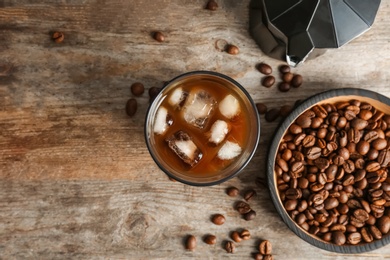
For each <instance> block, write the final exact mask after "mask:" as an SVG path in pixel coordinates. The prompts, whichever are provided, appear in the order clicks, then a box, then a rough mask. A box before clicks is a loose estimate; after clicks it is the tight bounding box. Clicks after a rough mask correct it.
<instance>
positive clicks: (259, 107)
mask: <svg viewBox="0 0 390 260" xmlns="http://www.w3.org/2000/svg"><path fill="white" fill-rule="evenodd" d="M256 108H257V111H258V112H259V114H260V115H264V114H265V113H267V106H266V105H265V104H263V103H256Z"/></svg>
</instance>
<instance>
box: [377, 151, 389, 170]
mask: <svg viewBox="0 0 390 260" xmlns="http://www.w3.org/2000/svg"><path fill="white" fill-rule="evenodd" d="M375 151H376V150H375ZM374 159H375V158H374ZM378 163H379V164H380V166H381V167H387V166H388V165H389V163H390V150H387V149H386V150H382V151H381V152H380V153H379V155H378Z"/></svg>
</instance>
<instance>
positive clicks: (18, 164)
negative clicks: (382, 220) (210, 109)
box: [0, 0, 390, 259]
mask: <svg viewBox="0 0 390 260" xmlns="http://www.w3.org/2000/svg"><path fill="white" fill-rule="evenodd" d="M206 2H207V0H196V1H189V0H184V1H179V0H174V1H168V0H154V1H152V0H144V1H141V0H133V1H114V0H95V1H92V0H91V1H75V0H66V1H47V0H39V1H24V0H22V1H15V0H3V1H0V43H1V44H0V57H1V59H0V205H1V206H0V258H2V259H23V258H30V259H64V258H72V259H106V258H120V259H123V258H125V259H189V258H193V259H251V258H253V255H252V253H255V252H257V244H258V242H259V240H260V239H268V240H270V241H271V242H272V243H273V248H274V253H273V254H274V256H275V257H276V259H287V258H288V259H314V258H316V259H318V258H321V259H372V258H373V257H377V258H379V259H380V258H387V257H390V247H389V246H386V247H383V248H381V249H378V250H374V251H372V252H370V253H365V254H359V255H342V254H336V253H331V252H327V251H323V250H320V249H317V248H315V247H313V246H311V245H309V244H308V243H306V242H305V241H303V240H301V239H300V238H298V237H297V236H296V235H294V234H293V233H292V232H291V231H290V230H288V229H287V227H286V226H285V224H284V223H283V222H282V221H281V219H280V218H279V217H278V215H277V213H276V211H275V209H274V206H273V205H272V202H271V200H270V197H269V194H268V189H267V187H266V186H264V185H261V183H263V184H264V178H265V176H266V173H265V172H266V171H265V170H266V169H265V168H266V155H267V150H268V146H269V144H270V142H271V137H272V135H273V133H274V132H275V130H276V127H277V125H278V123H279V122H278V121H277V122H273V123H267V122H265V120H263V118H262V125H261V141H260V145H259V148H258V149H257V151H256V154H255V156H254V158H253V159H252V161H251V162H250V163H249V165H248V166H247V167H246V169H245V170H244V171H243V172H242V173H241V174H240V175H239V176H238V177H236V178H234V179H232V180H229V181H228V182H226V183H224V184H221V185H217V186H214V187H203V188H199V187H190V186H185V185H183V184H180V183H177V182H171V181H169V180H168V178H167V177H166V176H165V175H164V174H163V173H162V172H161V171H160V170H159V169H158V167H157V166H156V165H155V164H154V162H153V160H152V159H151V157H150V155H149V153H148V151H147V148H146V145H145V142H144V137H143V124H144V118H145V112H146V109H147V107H148V104H149V97H148V95H147V94H146V93H145V94H144V95H143V96H141V97H139V98H138V97H137V101H138V104H139V106H138V111H137V113H136V115H135V116H134V117H132V118H129V117H127V116H126V113H125V110H124V107H125V104H126V101H127V99H129V98H130V97H132V95H131V93H130V89H129V87H130V85H131V84H132V83H133V82H135V81H140V82H143V83H144V84H145V86H146V89H147V90H148V89H149V88H151V87H160V86H162V85H163V82H164V81H166V80H169V79H171V78H173V77H175V76H177V75H178V74H181V73H183V72H187V71H191V70H199V69H202V70H212V71H218V72H221V73H224V74H226V75H228V76H231V77H233V78H234V79H235V80H237V81H238V82H239V83H241V84H242V85H243V86H244V87H245V88H246V89H247V90H248V92H249V93H250V94H251V96H252V98H253V99H254V101H255V102H264V103H265V104H267V105H268V106H269V107H270V108H272V107H280V106H281V104H291V105H293V104H294V102H295V101H296V100H297V99H305V98H307V97H309V96H311V95H313V94H316V93H319V92H321V91H324V90H327V89H330V88H341V87H357V88H369V89H371V90H373V91H377V92H379V93H381V94H383V95H386V96H390V88H389V85H390V84H389V83H390V70H389V67H390V2H389V1H388V0H384V1H382V4H381V7H380V9H379V12H378V16H377V19H376V22H375V23H374V25H373V27H372V29H371V30H369V31H368V32H367V33H366V34H364V35H362V36H361V37H359V38H357V39H355V40H354V41H352V42H350V43H349V44H347V45H345V46H343V47H342V48H340V49H335V50H328V51H327V52H326V53H325V54H324V55H322V56H321V57H319V58H318V59H315V60H310V61H308V62H306V63H305V64H304V65H303V66H301V67H298V68H296V69H294V72H296V73H300V74H302V75H303V76H304V81H305V82H304V84H303V85H302V87H301V88H299V89H292V90H291V91H290V92H288V93H280V92H279V91H278V90H277V88H276V87H273V88H271V89H266V88H263V87H261V85H260V80H261V78H262V75H261V74H259V72H258V71H257V70H256V68H255V65H256V64H257V63H259V62H266V63H269V64H270V65H271V66H272V67H273V68H274V73H273V74H274V75H275V76H276V77H277V78H278V74H277V71H276V67H277V66H278V65H280V64H282V63H281V62H280V61H277V60H273V59H271V58H269V57H266V56H265V55H264V54H263V53H262V52H261V50H260V49H259V48H258V46H257V45H256V43H255V42H254V41H253V40H252V39H251V37H250V36H249V33H248V27H249V25H248V13H249V11H248V6H249V0H245V1H234V0H225V1H218V4H219V8H218V10H217V11H215V12H212V11H208V10H204V6H205V4H206ZM57 30H58V31H62V32H64V34H65V39H64V42H63V43H61V44H56V43H54V42H53V41H52V40H51V36H50V33H51V32H53V31H57ZM155 30H160V31H162V32H163V33H164V34H165V35H166V41H165V42H163V43H159V42H156V41H155V40H153V38H152V37H151V33H152V32H153V31H155ZM218 41H226V42H228V43H232V44H235V45H237V46H238V47H239V49H240V53H239V54H238V55H234V56H233V55H229V54H227V53H225V52H221V51H220V50H219V49H217V48H216V42H218ZM258 179H259V180H260V181H259V183H260V184H256V180H258ZM230 185H235V186H237V187H238V188H240V189H242V190H244V189H247V188H250V187H254V188H255V189H256V191H257V193H258V196H257V198H256V199H255V200H253V201H252V202H251V206H252V207H253V209H254V210H256V211H257V217H256V219H254V220H253V221H250V222H247V221H245V220H243V219H242V218H240V216H239V215H238V213H237V212H236V211H235V210H234V209H233V204H234V202H235V201H236V200H238V199H239V197H238V198H230V197H228V196H227V195H225V193H224V192H225V188H226V187H228V186H230ZM214 213H222V214H224V215H225V216H226V217H227V222H226V223H225V224H224V225H223V226H215V225H213V224H212V223H211V222H210V219H209V218H210V216H211V215H212V214H214ZM240 228H248V229H249V230H250V231H251V233H252V237H253V238H252V239H251V240H248V241H244V242H242V243H240V244H239V245H238V248H237V253H235V254H233V255H229V254H227V253H226V252H225V251H224V249H223V248H222V246H221V244H222V243H223V241H224V240H225V239H228V235H229V232H231V231H233V230H236V229H240ZM207 233H213V234H215V235H216V236H217V237H218V242H217V244H216V245H215V246H209V245H206V244H205V243H203V242H202V241H201V238H202V236H204V235H206V234H207ZM188 234H193V235H195V236H196V237H197V238H198V247H197V249H196V250H195V251H194V252H188V251H186V250H185V249H184V245H183V240H184V238H185V236H186V235H188Z"/></svg>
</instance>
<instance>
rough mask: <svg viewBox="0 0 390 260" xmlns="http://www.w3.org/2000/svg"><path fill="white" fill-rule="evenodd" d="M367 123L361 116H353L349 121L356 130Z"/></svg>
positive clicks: (361, 128)
mask: <svg viewBox="0 0 390 260" xmlns="http://www.w3.org/2000/svg"><path fill="white" fill-rule="evenodd" d="M367 125H368V121H366V120H363V119H361V118H355V119H353V120H352V121H351V127H353V128H355V129H357V130H363V129H364V128H365V127H366V126H367Z"/></svg>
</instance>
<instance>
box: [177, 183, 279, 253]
mask: <svg viewBox="0 0 390 260" xmlns="http://www.w3.org/2000/svg"><path fill="white" fill-rule="evenodd" d="M226 194H227V195H228V196H229V197H237V196H238V195H239V194H241V195H242V197H243V199H244V200H245V201H243V200H240V201H237V203H236V204H235V209H236V210H237V211H238V212H239V213H240V214H241V215H243V217H244V219H245V220H251V219H253V218H254V217H255V216H256V212H255V211H254V210H252V209H251V207H250V205H249V204H248V203H247V202H248V201H250V200H252V199H253V198H254V197H255V196H256V195H257V194H256V191H255V190H254V189H247V190H245V191H244V192H243V193H240V190H239V189H238V188H236V187H234V186H231V187H228V188H227V189H226ZM210 220H211V222H212V223H213V224H215V225H218V226H220V225H223V224H224V223H225V222H226V218H225V216H224V215H222V214H214V215H212V216H211V217H210ZM249 239H251V233H250V231H249V230H248V229H240V230H234V231H232V232H231V233H230V239H226V240H224V241H223V242H222V246H223V248H224V249H225V251H226V252H227V253H230V254H233V253H235V252H236V250H237V245H238V244H239V243H240V242H242V241H243V240H249ZM217 240H218V239H217V237H216V236H215V235H213V234H207V235H205V236H204V237H203V242H204V243H206V244H208V245H215V244H216V243H217ZM196 245H197V239H196V237H195V236H193V235H188V236H187V238H186V239H185V248H186V249H187V250H189V251H194V250H195V248H196ZM271 250H272V246H271V243H270V242H269V241H267V240H266V241H263V242H262V243H260V245H259V251H260V253H257V254H256V255H255V258H256V259H268V260H272V259H273V257H272V255H271ZM260 257H261V258H260Z"/></svg>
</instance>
